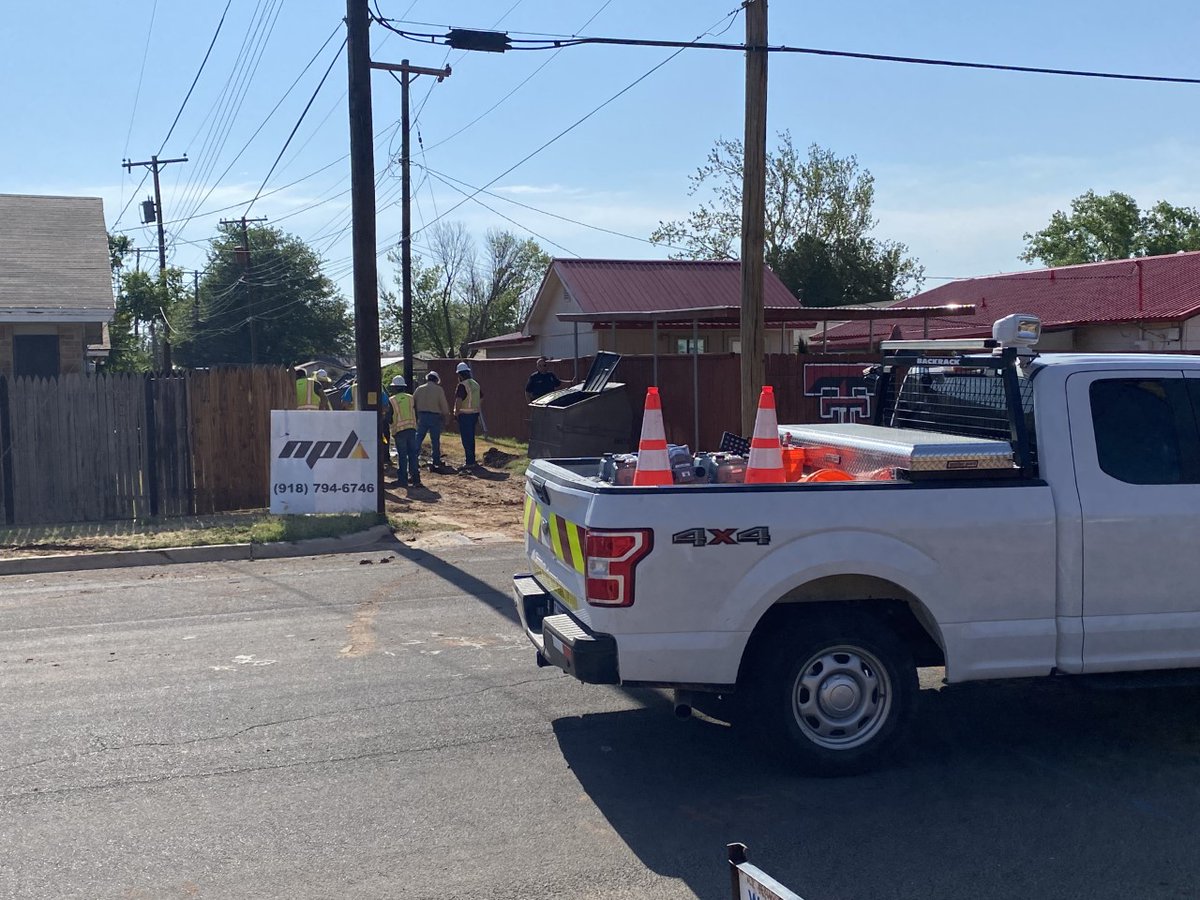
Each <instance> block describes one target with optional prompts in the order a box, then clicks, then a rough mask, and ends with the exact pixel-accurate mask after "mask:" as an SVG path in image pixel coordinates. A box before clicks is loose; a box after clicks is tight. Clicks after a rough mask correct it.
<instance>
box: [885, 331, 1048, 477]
mask: <svg viewBox="0 0 1200 900" xmlns="http://www.w3.org/2000/svg"><path fill="white" fill-rule="evenodd" d="M882 348H883V362H882V363H880V364H879V365H876V366H873V367H871V368H870V369H869V370H868V371H867V375H866V377H867V383H868V385H869V386H870V387H871V392H872V394H873V397H874V403H873V406H872V409H873V414H872V424H874V425H882V426H886V427H890V428H907V429H913V430H916V431H932V432H939V433H942V434H955V435H962V436H963V437H974V438H986V439H992V440H1001V441H1008V442H1009V443H1010V444H1011V445H1012V448H1013V459H1014V461H1015V462H1016V465H1017V471H1018V472H1019V473H1020V474H1022V475H1025V476H1034V475H1036V474H1037V442H1036V431H1035V429H1034V410H1033V385H1032V375H1033V373H1032V372H1029V373H1026V372H1024V371H1022V369H1021V366H1020V362H1021V361H1022V360H1025V361H1028V360H1030V359H1032V357H1033V354H1032V353H1031V351H1029V350H1028V349H1024V348H1017V347H1001V346H1000V344H999V343H998V342H996V341H994V340H991V339H986V340H976V341H963V342H956V341H885V342H884V343H883V345H882Z"/></svg>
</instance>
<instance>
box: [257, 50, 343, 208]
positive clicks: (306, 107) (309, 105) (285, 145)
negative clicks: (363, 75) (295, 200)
mask: <svg viewBox="0 0 1200 900" xmlns="http://www.w3.org/2000/svg"><path fill="white" fill-rule="evenodd" d="M345 47H346V42H345V41H344V40H343V41H342V46H341V47H339V48H338V52H337V53H336V54H335V55H334V57H333V59H331V60H330V61H329V67H328V68H327V69H326V70H325V74H324V75H322V76H321V80H320V81H319V82H318V83H317V87H316V89H315V90H314V91H313V93H312V96H311V97H309V98H308V102H307V103H306V104H304V109H303V110H301V112H300V118H299V119H297V120H296V124H295V125H294V126H293V127H292V131H291V133H290V134H289V135H288V136H287V140H286V141H284V142H283V148H282V149H281V150H280V151H279V155H278V156H276V157H275V162H273V163H271V169H270V171H268V172H267V177H266V178H264V179H263V182H262V184H261V185H259V187H258V193H256V194H255V195H254V199H253V200H251V201H250V203H249V205H248V206H247V207H246V212H245V213H244V214H243V218H245V216H248V215H250V209H251V208H252V207H253V206H254V204H255V202H256V201H257V200H258V198H259V196H260V195H261V194H262V192H263V188H265V187H266V186H267V182H268V181H269V180H270V179H271V176H272V175H273V174H275V167H276V166H278V165H279V160H281V159H283V154H284V153H286V152H287V148H288V144H290V143H291V142H292V138H294V137H295V136H296V132H297V131H298V130H299V129H300V125H301V123H303V122H304V117H305V116H306V115H308V111H309V110H310V109H312V105H313V101H315V100H316V99H317V94H319V93H321V88H323V87H324V86H325V79H326V78H328V77H329V73H330V72H332V71H333V64H334V63H336V62H337V61H338V59H339V58H340V57H341V55H342V50H344V49H345Z"/></svg>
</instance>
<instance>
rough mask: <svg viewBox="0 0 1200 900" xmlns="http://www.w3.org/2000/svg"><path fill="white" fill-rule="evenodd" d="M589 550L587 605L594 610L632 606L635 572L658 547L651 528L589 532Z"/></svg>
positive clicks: (590, 529) (594, 530) (589, 530)
mask: <svg viewBox="0 0 1200 900" xmlns="http://www.w3.org/2000/svg"><path fill="white" fill-rule="evenodd" d="M585 547H586V549H587V553H586V555H587V602H588V603H590V604H591V605H592V606H632V605H633V570H634V569H635V568H636V566H637V564H638V563H639V562H640V561H641V560H642V559H644V558H645V557H646V554H648V553H649V552H650V550H651V549H652V548H653V547H654V532H653V531H652V530H651V529H649V528H632V529H626V530H619V531H599V530H596V529H592V528H589V529H588V531H587V539H586V541H585Z"/></svg>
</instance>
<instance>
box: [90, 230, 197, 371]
mask: <svg viewBox="0 0 1200 900" xmlns="http://www.w3.org/2000/svg"><path fill="white" fill-rule="evenodd" d="M108 250H109V258H110V265H111V267H112V271H113V282H114V285H115V290H116V312H115V313H114V315H113V320H112V323H111V324H110V325H109V329H108V333H109V345H110V347H111V349H110V351H109V356H108V360H107V361H106V362H105V364H104V369H105V371H108V372H148V371H150V370H152V369H153V368H154V366H155V360H154V355H153V352H152V350H153V341H152V339H151V334H152V329H157V330H158V332H159V334H160V335H161V334H162V332H163V330H166V332H167V333H168V334H169V335H170V338H171V340H172V341H178V340H180V339H186V337H187V328H188V320H187V314H186V310H187V305H188V303H189V301H188V298H187V297H185V296H184V289H183V272H182V271H181V270H180V269H178V268H174V267H168V268H167V270H166V273H165V277H160V276H158V275H154V274H151V273H150V272H146V271H143V270H141V269H133V270H131V271H125V268H124V264H125V259H126V258H127V257H128V255H129V253H130V252H131V244H130V240H129V237H128V236H126V235H113V234H110V235H109V236H108Z"/></svg>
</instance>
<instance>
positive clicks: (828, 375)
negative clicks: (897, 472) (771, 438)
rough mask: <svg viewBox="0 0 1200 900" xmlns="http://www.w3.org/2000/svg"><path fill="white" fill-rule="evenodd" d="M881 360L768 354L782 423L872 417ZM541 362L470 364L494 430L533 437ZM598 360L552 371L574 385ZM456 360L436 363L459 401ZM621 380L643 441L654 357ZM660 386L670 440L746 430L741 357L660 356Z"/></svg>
mask: <svg viewBox="0 0 1200 900" xmlns="http://www.w3.org/2000/svg"><path fill="white" fill-rule="evenodd" d="M879 359H880V357H879V355H878V354H869V353H861V354H855V355H846V354H815V353H809V354H782V353H772V354H768V355H767V356H766V358H765V362H766V383H767V384H769V385H771V386H772V387H774V388H775V401H776V405H777V409H778V415H779V421H780V422H790V423H794V424H801V423H809V422H822V421H824V422H837V421H847V422H849V421H865V420H867V419H868V418H869V416H870V398H869V397H868V396H867V389H866V384H865V382H864V381H863V378H862V372H863V369H864V368H866V367H867V366H869V365H871V364H873V363H875V362H878V361H879ZM535 362H536V358H535V357H529V358H523V359H473V360H471V361H470V363H471V372H472V375H474V377H475V379H476V380H477V381H478V382H479V385H480V387H481V388H482V389H483V414H484V419H485V420H486V422H487V427H488V433H489V434H492V435H496V436H498V437H512V438H517V439H518V440H522V441H527V440H529V405H528V403H526V401H525V382H526V380H527V379H528V378H529V376H530V374H531V373H532V372H533V370H534V365H535ZM591 363H592V359H591V357H584V358H581V359H579V360H574V359H565V360H553V361H551V363H550V369H551V370H552V371H553V372H554V373H555V374H556V375H558V377H559V378H561V379H562V381H563V384H564V385H567V384H571V383H573V381H574V377H573V376H574V374H575V371H576V364H577V368H578V373H579V379H583V378H584V377H585V376H586V375H587V371H588V368H589V366H591ZM456 364H457V361H456V360H433V361H432V362H430V364H429V367H430V368H431V369H433V370H435V371H436V372H437V373H438V375H439V376H441V379H442V386H443V387H444V388H445V389H446V396H447V398H448V399H449V400H450V401H451V403H453V397H454V387H455V385H456V384H457V383H458V379H457V377H456V376H455V374H454V367H455V365H456ZM613 381H614V382H621V383H624V384H626V385H628V390H629V400H630V403H631V405H632V406H633V416H634V421H633V423H632V425H633V429H634V431H633V434H634V439H635V440H636V439H637V433H638V429H639V428H640V427H641V421H642V405H643V403H644V402H645V398H646V388H647V387H649V386H650V385H652V384H655V383H656V382H655V362H654V358H653V357H652V356H623V357H622V358H621V362H620V363H619V364H618V366H617V370H616V372H615V373H614V374H613ZM657 384H658V388H659V392H660V393H661V394H662V401H663V421H664V424H665V425H666V431H667V440H669V441H671V442H672V443H675V444H689V445H691V446H692V447H693V449H696V448H697V447H699V448H702V449H706V450H708V449H715V448H716V447H717V445H718V443H719V442H720V440H721V433H722V432H724V431H733V432H737V431H740V430H741V411H740V409H741V361H740V357H739V356H738V355H737V354H733V353H707V354H701V355H699V356H697V357H696V359H695V370H693V359H692V357H691V356H684V355H671V356H660V357H659V358H658V365H657ZM697 395H698V397H697ZM697 399H698V401H699V405H698V407H697V404H696V401H697ZM697 432H698V435H697ZM697 437H698V440H697Z"/></svg>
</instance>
